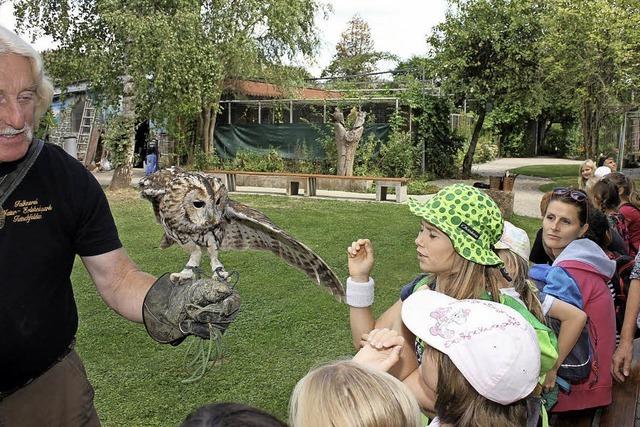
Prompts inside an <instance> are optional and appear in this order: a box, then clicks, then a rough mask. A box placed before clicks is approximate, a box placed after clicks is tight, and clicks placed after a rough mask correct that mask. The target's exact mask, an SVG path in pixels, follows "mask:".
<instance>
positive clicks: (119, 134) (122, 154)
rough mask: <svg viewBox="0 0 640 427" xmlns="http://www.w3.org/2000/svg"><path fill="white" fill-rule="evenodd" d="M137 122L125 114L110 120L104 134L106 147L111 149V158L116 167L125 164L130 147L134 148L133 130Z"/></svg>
mask: <svg viewBox="0 0 640 427" xmlns="http://www.w3.org/2000/svg"><path fill="white" fill-rule="evenodd" d="M134 129H135V123H134V121H133V119H130V118H126V117H124V116H116V117H114V118H112V119H111V120H110V121H109V124H108V126H107V130H106V132H105V134H104V137H103V138H104V147H105V148H106V149H107V150H108V151H109V160H110V161H111V164H112V165H113V166H114V167H118V166H124V165H126V164H127V162H128V161H129V159H128V158H127V157H128V155H129V153H130V149H133V147H132V144H133V138H132V135H133V132H134Z"/></svg>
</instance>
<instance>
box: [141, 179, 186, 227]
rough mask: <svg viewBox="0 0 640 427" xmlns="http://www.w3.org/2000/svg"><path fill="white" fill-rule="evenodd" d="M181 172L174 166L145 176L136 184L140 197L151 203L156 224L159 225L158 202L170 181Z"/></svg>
mask: <svg viewBox="0 0 640 427" xmlns="http://www.w3.org/2000/svg"><path fill="white" fill-rule="evenodd" d="M183 172H184V171H183V170H182V169H180V168H178V167H175V166H174V167H170V168H167V169H161V170H159V171H158V172H155V173H152V174H151V175H149V176H145V177H144V178H141V179H140V182H138V188H140V195H141V196H142V197H143V198H145V199H147V200H148V201H150V202H151V205H152V206H153V213H154V215H155V217H156V221H158V223H160V202H161V201H162V197H164V195H165V193H166V191H167V188H168V186H169V183H170V182H171V180H173V178H175V177H176V175H178V174H180V173H183Z"/></svg>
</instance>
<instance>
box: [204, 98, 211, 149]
mask: <svg viewBox="0 0 640 427" xmlns="http://www.w3.org/2000/svg"><path fill="white" fill-rule="evenodd" d="M210 127H211V107H209V106H208V105H207V106H206V107H205V108H204V123H203V125H202V134H203V135H202V137H203V138H202V149H203V151H204V154H205V155H209V149H210V147H211V136H210V135H211V134H210V132H209V128H210Z"/></svg>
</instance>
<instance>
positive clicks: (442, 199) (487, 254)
mask: <svg viewBox="0 0 640 427" xmlns="http://www.w3.org/2000/svg"><path fill="white" fill-rule="evenodd" d="M408 204H409V209H410V210H411V212H413V213H414V214H416V215H418V216H419V217H420V218H423V219H424V220H425V221H427V222H429V223H431V224H433V225H434V226H436V227H438V229H440V230H441V231H442V232H443V233H445V234H446V235H447V236H448V237H449V239H451V243H452V244H453V248H454V249H455V250H456V252H457V253H458V254H459V255H460V256H461V257H463V258H465V259H467V260H469V261H473V262H475V263H478V264H482V265H502V261H501V260H500V258H499V257H498V255H496V253H495V252H494V251H493V245H494V244H495V243H496V242H497V241H498V240H500V236H502V227H503V225H504V222H503V219H502V214H501V213H500V208H498V205H497V204H496V202H494V201H493V199H491V197H489V196H487V195H486V194H485V193H483V192H482V191H480V190H478V189H477V188H474V187H471V186H469V185H465V184H454V185H450V186H448V187H445V188H443V189H442V190H440V191H438V193H437V194H436V195H435V196H434V197H432V198H431V199H429V200H427V201H426V202H419V201H417V200H415V199H409V202H408Z"/></svg>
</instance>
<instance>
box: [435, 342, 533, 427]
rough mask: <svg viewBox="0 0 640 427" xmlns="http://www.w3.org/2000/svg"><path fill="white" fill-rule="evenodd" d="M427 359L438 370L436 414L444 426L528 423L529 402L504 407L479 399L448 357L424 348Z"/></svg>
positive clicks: (470, 426) (512, 426)
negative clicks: (432, 361) (432, 362)
mask: <svg viewBox="0 0 640 427" xmlns="http://www.w3.org/2000/svg"><path fill="white" fill-rule="evenodd" d="M424 357H429V358H432V359H433V360H434V361H435V364H436V366H437V367H438V384H437V385H436V402H435V410H436V413H437V415H438V417H439V418H440V423H442V424H452V425H454V426H456V427H476V426H501V427H519V426H523V425H526V422H527V402H526V399H521V400H518V401H516V402H514V403H511V404H509V405H501V404H499V403H496V402H493V401H491V400H489V399H487V398H486V397H484V396H482V395H480V394H479V393H478V392H477V391H476V389H474V388H473V386H471V384H469V382H468V381H467V379H466V378H465V377H464V376H463V375H462V373H461V372H460V370H459V369H458V368H457V367H456V365H455V364H454V363H453V362H452V361H451V359H450V358H449V356H447V355H446V354H444V353H443V352H441V351H439V350H436V349H435V348H433V347H430V346H425V351H424Z"/></svg>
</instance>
